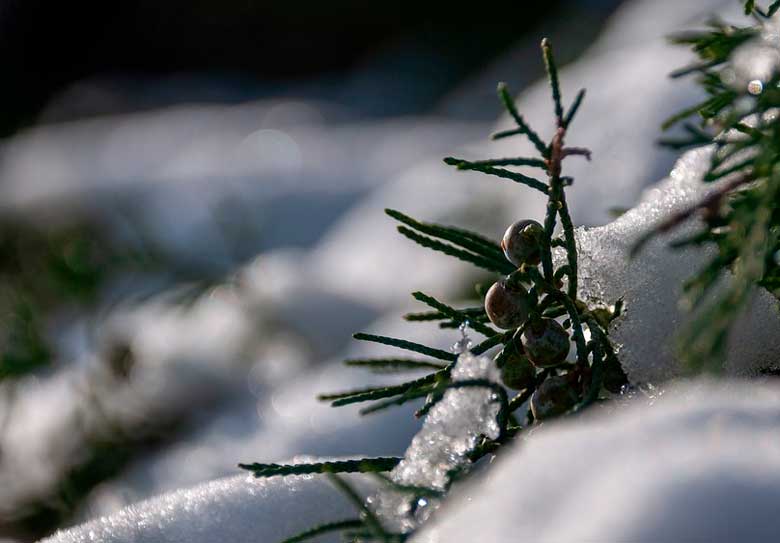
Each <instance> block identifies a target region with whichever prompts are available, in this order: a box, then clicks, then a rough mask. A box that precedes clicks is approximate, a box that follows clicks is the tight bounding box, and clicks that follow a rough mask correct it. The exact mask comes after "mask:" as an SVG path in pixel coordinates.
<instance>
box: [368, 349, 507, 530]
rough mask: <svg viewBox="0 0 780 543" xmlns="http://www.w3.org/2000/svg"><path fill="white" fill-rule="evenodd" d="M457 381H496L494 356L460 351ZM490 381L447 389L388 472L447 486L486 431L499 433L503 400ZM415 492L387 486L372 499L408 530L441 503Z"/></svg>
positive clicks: (403, 480)
mask: <svg viewBox="0 0 780 543" xmlns="http://www.w3.org/2000/svg"><path fill="white" fill-rule="evenodd" d="M451 377H452V380H453V382H454V383H458V382H460V383H465V382H475V381H478V380H482V381H484V380H487V381H490V382H496V381H497V380H498V370H497V369H496V367H495V364H494V363H493V361H492V360H491V359H490V358H488V357H484V356H480V357H477V356H474V355H472V354H471V353H470V352H468V351H466V352H464V353H463V354H461V355H460V356H459V357H458V361H457V362H456V363H455V367H454V368H453V370H452V374H451ZM497 400H498V398H496V394H495V392H494V391H493V390H492V389H490V388H486V387H479V386H474V387H466V388H452V389H450V390H447V391H446V392H445V393H444V396H443V398H442V399H441V401H439V402H438V403H436V404H435V405H434V406H433V407H432V408H431V410H430V411H429V412H428V415H427V417H426V419H425V423H424V425H423V427H422V429H421V430H420V431H419V432H418V433H417V435H416V436H415V437H414V439H413V440H412V443H411V445H410V446H409V448H408V449H407V450H406V454H405V455H404V459H403V460H402V461H401V463H400V464H398V466H396V467H395V468H394V469H393V471H392V472H391V473H390V479H391V480H392V481H393V482H394V483H396V484H398V485H402V486H411V487H422V488H427V489H431V490H434V491H442V490H445V489H446V488H447V486H448V485H449V483H450V481H451V477H452V475H453V473H454V472H456V471H458V470H462V469H464V468H466V467H467V466H468V464H469V463H470V461H469V459H468V454H469V453H470V452H471V451H473V450H474V448H475V447H476V445H477V443H478V441H479V439H480V438H481V437H482V436H484V437H488V438H490V439H496V438H497V437H498V436H499V431H500V428H499V424H498V421H497V417H498V414H499V410H500V407H501V405H500V403H499V402H498V401H497ZM435 501H436V500H434V499H433V498H430V497H420V496H417V495H415V493H414V492H403V491H398V490H386V491H382V492H380V494H379V495H378V496H376V497H374V498H371V499H370V500H369V502H370V503H373V504H374V505H375V507H376V509H377V513H378V514H379V516H380V518H382V520H383V521H385V522H386V523H387V524H388V525H389V527H391V528H393V529H394V530H398V531H401V532H408V531H410V530H411V529H413V528H415V527H416V526H418V524H420V523H422V522H424V521H425V520H426V519H427V518H428V516H429V515H430V513H431V512H432V510H434V509H435V508H436V507H437V506H438V504H437V503H435Z"/></svg>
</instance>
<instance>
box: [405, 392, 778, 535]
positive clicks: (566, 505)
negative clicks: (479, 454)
mask: <svg viewBox="0 0 780 543" xmlns="http://www.w3.org/2000/svg"><path fill="white" fill-rule="evenodd" d="M778 431H780V387H778V385H777V384H776V383H773V382H765V383H761V382H760V381H756V380H751V381H721V382H716V381H700V382H691V383H682V384H679V385H675V386H672V387H669V389H668V390H667V391H666V394H664V395H663V397H661V398H659V399H657V400H656V402H655V403H654V405H653V406H652V407H648V406H647V405H646V404H645V402H643V401H641V400H639V401H636V402H635V404H634V405H630V406H626V407H624V408H621V409H618V410H616V411H615V412H612V413H599V414H596V415H594V416H590V417H587V418H577V419H575V420H572V421H570V422H561V423H554V424H551V425H549V427H548V426H547V425H545V426H544V427H543V428H541V429H540V430H539V431H537V432H534V433H533V434H532V435H531V436H530V437H529V438H528V439H526V440H524V441H523V442H522V443H518V444H517V446H514V447H513V448H511V449H510V450H508V451H507V452H505V454H504V455H500V456H499V458H498V459H497V461H496V462H494V464H493V466H492V467H491V469H490V470H489V471H487V473H486V474H485V476H484V477H482V478H479V479H477V480H474V481H473V483H472V484H471V485H470V486H467V487H461V488H459V492H458V493H457V494H455V495H454V497H453V499H452V502H448V503H446V504H445V505H444V506H443V507H442V509H441V510H440V511H439V514H437V516H436V517H434V519H433V520H432V522H431V523H430V524H429V525H427V526H426V527H425V528H424V529H423V530H422V531H421V532H420V533H419V534H418V535H417V536H416V537H414V538H413V539H412V541H413V542H414V543H439V542H441V543H443V542H446V541H490V542H493V543H502V542H510V541H538V542H540V543H541V542H559V541H631V542H632V543H657V542H659V541H670V542H671V541H712V542H719V541H723V542H726V541H772V540H774V539H775V538H776V536H777V533H778V530H780V521H778V517H777V503H778V498H780V441H778V440H777V433H778Z"/></svg>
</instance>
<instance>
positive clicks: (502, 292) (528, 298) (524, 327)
mask: <svg viewBox="0 0 780 543" xmlns="http://www.w3.org/2000/svg"><path fill="white" fill-rule="evenodd" d="M544 235H545V232H544V228H543V227H542V225H541V224H539V223H538V222H536V221H533V220H522V221H517V222H516V223H514V224H512V225H510V226H509V228H507V230H506V233H505V234H504V237H503V239H502V240H501V248H502V249H503V251H504V255H505V256H506V258H507V260H509V261H510V262H511V263H512V264H514V265H515V266H517V267H518V268H523V267H529V266H538V265H539V264H540V262H541V256H542V250H543V247H544V245H543V242H544ZM534 307H535V300H534V297H533V296H532V295H531V294H530V293H529V291H528V289H526V287H525V286H524V285H523V284H522V283H521V282H520V281H518V280H514V279H513V277H512V276H508V277H505V278H503V279H501V280H499V281H497V282H496V283H494V284H493V286H491V287H490V289H489V290H488V291H487V294H486V296H485V313H487V316H488V318H489V319H490V321H491V322H492V323H493V324H494V325H496V326H497V327H499V328H502V329H504V330H513V329H516V330H517V332H516V333H515V335H514V337H513V338H512V341H511V342H510V343H509V345H507V347H506V349H505V351H504V353H503V356H502V362H503V365H502V367H501V379H502V381H503V383H504V385H506V386H507V387H509V388H512V389H515V390H524V389H528V388H530V387H534V386H535V384H536V379H537V370H538V369H549V368H554V367H556V366H560V365H561V364H564V363H565V362H566V357H567V356H568V354H569V350H570V348H571V338H570V336H569V333H568V332H567V331H566V329H565V328H564V327H563V326H562V325H561V324H560V323H559V322H558V321H556V320H555V319H551V318H546V317H543V316H541V315H539V314H538V312H536V311H534ZM577 401H578V395H577V393H576V391H575V389H574V388H573V387H572V386H571V385H570V383H569V380H568V379H566V377H564V376H558V375H554V374H553V375H550V376H549V377H548V378H547V379H545V380H544V381H543V382H542V383H540V384H539V386H538V388H536V390H535V391H534V393H533V395H532V396H531V400H530V405H531V412H532V413H533V416H534V418H535V419H536V420H542V419H545V418H549V417H554V416H557V415H560V414H563V413H565V412H566V411H568V410H569V409H571V408H572V407H574V405H575V404H576V403H577Z"/></svg>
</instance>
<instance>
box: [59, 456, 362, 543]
mask: <svg viewBox="0 0 780 543" xmlns="http://www.w3.org/2000/svg"><path fill="white" fill-rule="evenodd" d="M298 460H302V459H298ZM307 460H312V459H307ZM348 481H349V482H350V483H353V484H356V486H358V488H361V489H362V490H363V491H365V490H366V487H367V482H366V481H362V480H361V479H360V478H358V477H355V476H349V477H348ZM358 516H359V515H358V512H357V511H356V509H355V506H354V505H353V504H352V503H351V502H349V501H348V500H347V498H346V497H344V496H343V495H342V494H341V493H340V492H339V491H338V490H337V489H335V488H334V487H332V486H331V485H330V484H329V483H328V482H327V480H326V479H325V478H324V476H320V475H303V476H289V477H279V476H277V477H271V478H268V479H254V478H253V477H251V476H246V475H241V476H234V477H227V478H224V479H218V480H216V481H211V482H208V483H205V484H202V485H199V486H197V487H195V488H191V489H187V490H178V491H175V492H171V493H169V494H166V495H164V496H160V497H157V498H153V499H151V500H148V501H145V502H141V503H138V504H136V505H133V506H131V507H128V508H127V509H124V510H122V511H121V512H119V513H117V514H116V515H113V516H111V517H104V518H100V519H97V520H94V521H92V522H89V523H86V524H84V525H82V526H80V527H79V528H77V529H74V530H68V531H64V532H59V533H57V534H55V535H53V536H52V537H50V538H47V539H45V540H44V541H47V542H49V543H88V542H97V541H100V542H105V541H112V542H116V543H213V542H215V541H229V542H231V543H250V542H251V543H256V542H258V541H260V542H269V543H271V542H274V541H281V540H282V539H284V538H287V537H290V536H293V535H295V534H297V533H299V532H302V531H304V530H308V529H309V528H312V527H314V526H317V525H318V524H322V523H326V522H334V521H339V520H346V519H355V518H357V517H358Z"/></svg>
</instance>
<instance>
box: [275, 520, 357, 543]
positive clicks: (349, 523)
mask: <svg viewBox="0 0 780 543" xmlns="http://www.w3.org/2000/svg"><path fill="white" fill-rule="evenodd" d="M362 527H363V521H362V520H360V519H351V520H339V521H336V522H328V523H327V524H320V525H319V526H316V527H314V528H311V529H310V530H306V531H305V532H301V533H299V534H298V535H294V536H292V537H288V538H287V539H285V540H284V541H282V543H300V542H301V541H307V540H309V539H313V538H315V537H319V536H321V535H325V534H329V533H331V532H343V531H344V530H348V529H350V528H362Z"/></svg>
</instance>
